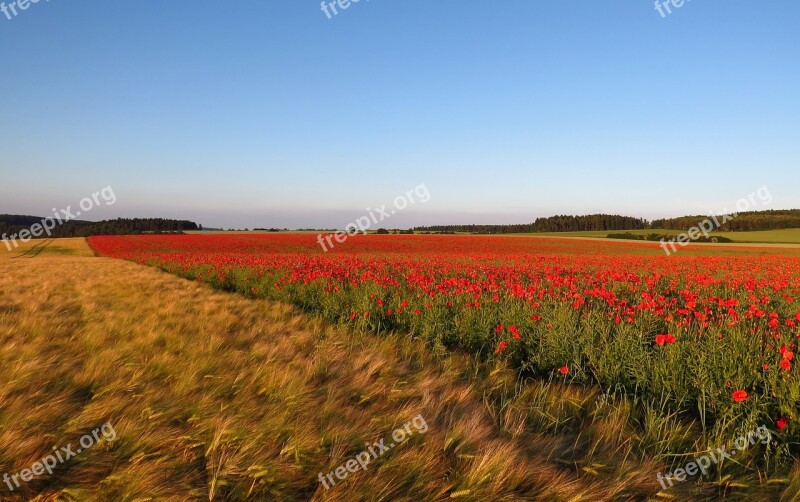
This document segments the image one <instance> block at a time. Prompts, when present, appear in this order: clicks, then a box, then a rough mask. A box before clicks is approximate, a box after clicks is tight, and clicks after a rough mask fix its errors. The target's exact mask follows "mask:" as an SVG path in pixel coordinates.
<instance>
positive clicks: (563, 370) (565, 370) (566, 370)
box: [558, 365, 569, 375]
mask: <svg viewBox="0 0 800 502" xmlns="http://www.w3.org/2000/svg"><path fill="white" fill-rule="evenodd" d="M558 372H559V373H561V374H562V375H566V374H567V373H569V366H567V365H564V366H562V367H560V368H559V369H558Z"/></svg>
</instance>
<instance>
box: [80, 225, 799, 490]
mask: <svg viewBox="0 0 800 502" xmlns="http://www.w3.org/2000/svg"><path fill="white" fill-rule="evenodd" d="M89 242H90V245H91V246H92V248H93V249H94V250H95V251H96V252H97V253H99V254H100V255H103V256H108V257H113V258H121V259H125V260H131V261H134V262H137V263H141V264H145V265H151V266H154V267H158V268H161V269H163V270H166V271H169V272H172V273H175V274H178V275H180V276H183V277H186V278H190V279H193V280H196V281H202V282H207V283H210V284H211V285H213V286H215V287H216V288H220V289H224V290H230V291H236V292H239V293H241V294H242V295H244V296H246V297H249V298H266V299H270V300H276V301H281V302H287V303H292V304H294V305H297V306H299V307H301V308H302V309H304V310H307V311H309V312H313V313H316V314H319V315H321V316H322V317H323V318H324V319H326V320H328V321H331V322H334V323H337V324H343V325H348V326H351V327H353V328H356V329H358V330H364V331H367V332H372V333H376V334H393V333H403V334H407V336H409V337H412V338H415V339H419V340H420V341H421V343H425V344H426V346H427V347H428V350H430V351H431V352H432V353H433V354H437V355H446V354H451V353H465V354H469V355H471V356H472V357H474V358H476V360H479V361H483V362H487V361H488V362H497V363H499V362H503V363H506V364H509V365H510V366H511V367H512V368H514V369H515V371H516V372H517V373H518V376H519V378H520V379H521V381H524V380H525V379H540V380H541V379H544V380H548V381H559V382H562V383H567V384H573V385H580V386H583V387H586V388H597V389H599V390H601V391H602V392H603V393H604V394H605V395H608V396H611V397H622V398H635V399H636V400H637V402H639V403H640V405H641V406H642V407H644V408H645V409H646V410H647V412H646V415H647V417H648V418H647V420H652V421H654V423H658V424H660V425H659V426H658V427H655V428H654V430H650V431H649V433H650V434H652V435H653V437H651V438H649V440H650V441H651V444H650V445H649V446H648V448H647V449H646V450H647V451H648V452H650V453H651V454H653V455H656V456H659V458H662V459H669V458H670V455H676V456H678V459H680V455H681V454H684V453H686V451H674V450H673V448H676V447H677V445H676V444H674V437H673V436H674V434H675V431H676V430H681V428H682V427H693V428H694V430H695V431H697V433H698V435H699V436H701V437H699V438H697V444H693V445H692V447H700V448H702V445H703V444H705V445H706V446H708V447H710V446H711V445H713V444H723V443H724V442H725V441H726V440H730V439H732V438H735V437H736V435H737V431H745V430H750V429H754V428H756V427H758V426H760V425H765V426H766V427H768V428H769V430H770V431H772V436H771V437H772V438H773V441H771V442H770V443H769V444H768V445H765V446H763V447H761V450H759V451H758V452H756V451H752V452H750V454H751V455H752V458H751V459H750V461H751V462H753V464H752V466H751V467H752V468H753V469H759V471H760V470H761V469H764V470H765V471H764V472H770V469H777V470H780V469H779V466H784V467H785V465H786V464H787V462H789V461H790V459H791V458H792V454H793V451H794V447H795V446H796V444H797V440H798V432H800V429H798V427H797V425H796V424H795V422H794V421H793V420H792V418H793V417H796V416H798V414H797V402H798V397H800V378H798V374H797V370H796V369H795V368H794V365H795V359H794V352H795V349H796V342H797V339H798V337H800V257H798V256H797V254H796V251H795V252H791V253H787V252H786V250H764V249H756V248H752V249H748V248H741V249H738V248H737V249H736V250H730V251H729V254H727V255H718V254H703V252H704V250H707V249H708V250H711V251H709V253H716V251H713V249H714V247H713V246H709V247H702V246H697V247H693V248H692V253H684V254H683V255H680V254H679V255H675V256H670V257H667V256H665V255H664V254H663V253H662V252H661V250H660V249H659V248H658V247H657V246H654V245H652V244H640V243H636V244H634V243H618V242H613V243H612V242H609V243H607V242H598V241H584V242H581V241H576V240H570V239H533V238H528V239H524V238H505V237H466V236H465V237H460V236H354V237H351V238H350V239H349V240H347V241H346V242H344V243H342V244H339V245H338V246H337V247H335V248H334V249H332V250H331V251H330V252H328V253H323V252H322V251H321V249H320V248H319V246H318V245H317V243H316V240H315V238H314V236H312V235H300V234H298V235H271V236H270V235H241V236H198V235H195V236H131V237H92V238H90V240H89ZM670 438H673V439H670ZM684 440H685V438H684ZM670 441H673V443H670ZM683 446H684V447H685V446H687V445H686V444H684V445H683ZM672 459H673V460H675V457H672ZM765 459H766V460H765ZM767 460H768V461H767ZM743 461H744V457H742V458H739V459H738V462H737V463H741V462H743ZM724 469H725V467H724V466H723V470H724ZM772 472H776V471H772ZM717 474H718V475H719V476H720V478H718V479H721V478H722V477H723V476H722V473H721V472H719V473H717Z"/></svg>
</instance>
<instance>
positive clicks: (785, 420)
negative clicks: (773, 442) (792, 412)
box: [775, 417, 792, 431]
mask: <svg viewBox="0 0 800 502" xmlns="http://www.w3.org/2000/svg"><path fill="white" fill-rule="evenodd" d="M791 421H792V419H791V418H789V417H781V418H779V419H778V420H776V421H775V425H776V426H777V427H778V430H779V431H782V430H783V429H785V428H786V427H788V426H789V422H791Z"/></svg>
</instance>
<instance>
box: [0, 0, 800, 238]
mask: <svg viewBox="0 0 800 502" xmlns="http://www.w3.org/2000/svg"><path fill="white" fill-rule="evenodd" d="M4 1H5V4H9V3H11V2H9V0H4ZM17 1H19V0H17ZM7 7H8V5H7ZM330 10H331V9H330V8H329V12H330ZM671 10H672V13H671V14H666V15H665V16H664V17H662V15H660V14H659V12H658V11H657V10H656V9H655V7H654V4H653V2H652V1H651V0H637V1H631V0H626V1H623V0H617V1H613V0H605V1H603V0H596V1H586V0H580V1H579V0H558V1H547V2H545V1H539V0H504V1H502V2H478V1H470V0H462V1H455V0H435V1H432V0H402V1H401V0H362V1H361V2H359V3H355V4H352V5H351V6H350V7H349V8H348V9H346V10H341V9H339V8H337V11H338V14H337V15H335V16H334V15H332V16H331V19H328V16H327V15H326V14H325V13H324V12H323V11H322V9H321V7H320V2H319V1H318V0H238V1H228V2H223V1H217V2H209V1H205V0H195V1H192V2H188V1H182V2H181V1H159V2H132V1H122V0H102V1H101V0H82V1H72V0H69V1H68V0H49V1H46V0H41V1H39V2H38V3H36V4H30V5H29V6H28V8H27V10H24V11H23V10H19V8H17V14H18V15H17V16H13V14H10V17H11V19H10V20H9V19H8V17H7V16H6V15H4V14H0V48H2V52H1V54H2V55H0V213H14V214H33V215H38V216H45V215H48V214H49V213H50V212H51V208H54V207H55V208H63V207H66V206H67V205H73V206H74V205H75V204H76V203H77V201H78V200H80V199H81V198H83V197H85V196H88V195H90V194H91V193H92V192H96V191H98V190H99V189H100V188H103V187H105V186H108V185H111V186H112V187H113V190H114V192H115V194H116V197H117V202H116V203H115V204H114V205H112V206H106V207H101V208H98V209H95V210H93V212H92V214H91V215H86V219H102V218H107V217H118V216H123V217H132V216H164V217H173V218H187V219H191V220H193V221H197V222H198V223H202V224H204V225H205V226H207V227H215V226H216V227H219V226H223V227H226V228H228V227H235V228H244V227H250V228H252V227H255V226H265V227H271V226H280V227H284V226H288V227H292V228H297V227H331V228H332V227H336V228H341V227H342V226H344V225H345V224H346V223H348V222H349V221H352V220H353V219H354V218H356V217H358V216H360V215H362V214H364V213H365V209H366V208H367V207H373V208H374V207H376V206H380V205H382V204H389V205H391V204H392V203H393V201H394V200H395V198H396V197H397V196H398V195H402V194H404V193H405V192H406V191H407V190H409V189H412V188H414V187H416V186H418V185H420V184H421V183H424V184H425V186H426V187H427V189H428V191H429V193H430V200H429V201H428V202H426V203H424V204H422V203H417V204H413V205H411V206H410V207H409V208H407V209H405V210H404V211H400V212H398V214H396V215H395V216H393V217H392V218H391V219H390V220H387V221H386V222H385V223H384V225H383V226H386V227H407V226H410V225H417V224H436V223H442V224H444V223H471V222H476V223H524V222H530V221H532V220H533V219H534V218H536V217H537V216H549V215H553V214H560V213H568V214H586V213H595V212H608V213H621V214H626V215H632V216H642V217H647V218H654V217H663V216H678V215H683V214H698V213H707V212H709V211H720V210H722V209H723V208H726V207H731V206H732V204H733V202H735V201H736V200H737V199H739V198H741V197H745V196H747V195H748V194H749V193H751V192H753V191H755V190H756V189H758V188H759V187H762V186H764V185H766V186H768V187H769V190H770V192H771V194H772V196H773V202H772V204H771V207H772V208H798V207H800V190H798V188H800V98H798V92H800V30H798V21H800V2H798V1H797V0H767V1H759V2H756V1H736V0H728V1H720V0H692V1H689V2H687V3H686V4H685V5H683V6H682V7H680V8H675V7H672V8H671ZM9 12H11V11H9Z"/></svg>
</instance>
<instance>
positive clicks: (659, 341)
mask: <svg viewBox="0 0 800 502" xmlns="http://www.w3.org/2000/svg"><path fill="white" fill-rule="evenodd" d="M677 340H678V339H677V338H676V337H674V336H672V335H670V334H666V335H656V345H658V346H659V347H663V346H664V345H665V344H670V343H675V342H676V341H677Z"/></svg>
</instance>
